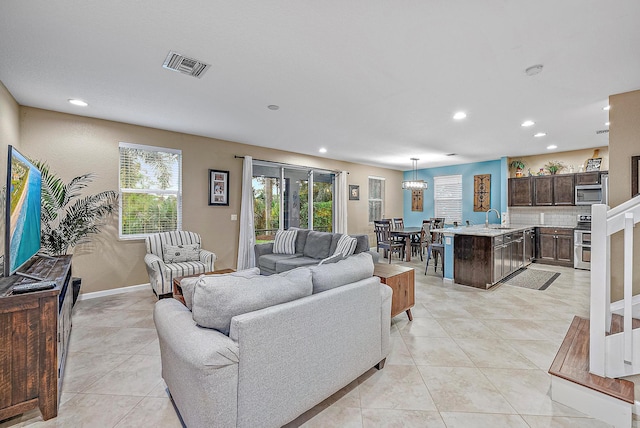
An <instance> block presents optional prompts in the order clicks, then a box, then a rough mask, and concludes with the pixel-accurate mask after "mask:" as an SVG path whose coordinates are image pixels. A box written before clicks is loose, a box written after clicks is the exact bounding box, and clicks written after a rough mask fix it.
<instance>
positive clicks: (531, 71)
mask: <svg viewBox="0 0 640 428" xmlns="http://www.w3.org/2000/svg"><path fill="white" fill-rule="evenodd" d="M543 68H544V66H543V65H542V64H536V65H532V66H531V67H528V68H527V69H526V70H524V72H525V74H526V75H527V76H535V75H536V74H540V73H542V69H543Z"/></svg>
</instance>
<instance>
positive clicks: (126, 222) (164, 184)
mask: <svg viewBox="0 0 640 428" xmlns="http://www.w3.org/2000/svg"><path fill="white" fill-rule="evenodd" d="M119 181H120V238H129V239H136V238H138V239H139V238H143V237H145V236H147V235H149V234H151V233H157V232H169V231H174V230H180V229H181V228H182V151H180V150H174V149H166V148H161V147H151V146H142V145H138V144H128V143H120V180H119Z"/></svg>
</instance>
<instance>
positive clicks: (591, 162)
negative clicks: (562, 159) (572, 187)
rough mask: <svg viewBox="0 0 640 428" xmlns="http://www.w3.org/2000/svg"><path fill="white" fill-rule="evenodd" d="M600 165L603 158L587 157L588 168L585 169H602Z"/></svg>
mask: <svg viewBox="0 0 640 428" xmlns="http://www.w3.org/2000/svg"><path fill="white" fill-rule="evenodd" d="M600 165H602V158H591V159H587V168H586V169H585V170H586V171H587V172H589V171H600Z"/></svg>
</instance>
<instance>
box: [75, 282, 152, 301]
mask: <svg viewBox="0 0 640 428" xmlns="http://www.w3.org/2000/svg"><path fill="white" fill-rule="evenodd" d="M147 287H151V284H149V283H146V284H139V285H130V286H128V287H120V288H113V289H111V290H103V291H94V292H93V293H82V294H80V295H79V296H78V300H89V299H95V298H97V297H104V296H113V295H114V294H122V293H131V292H133V291H139V290H144V289H145V288H147ZM150 292H151V293H153V291H150Z"/></svg>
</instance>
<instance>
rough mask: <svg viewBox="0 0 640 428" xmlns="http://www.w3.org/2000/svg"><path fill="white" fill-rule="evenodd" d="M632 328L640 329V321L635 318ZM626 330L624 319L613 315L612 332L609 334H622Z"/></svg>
mask: <svg viewBox="0 0 640 428" xmlns="http://www.w3.org/2000/svg"><path fill="white" fill-rule="evenodd" d="M631 328H632V329H636V328H640V320H639V319H637V318H633V320H632V321H631ZM623 329H624V317H623V316H622V315H618V314H611V331H610V332H609V333H608V334H616V333H622V330H623Z"/></svg>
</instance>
